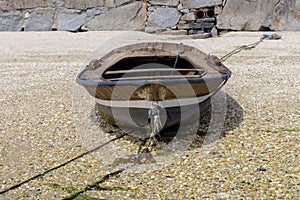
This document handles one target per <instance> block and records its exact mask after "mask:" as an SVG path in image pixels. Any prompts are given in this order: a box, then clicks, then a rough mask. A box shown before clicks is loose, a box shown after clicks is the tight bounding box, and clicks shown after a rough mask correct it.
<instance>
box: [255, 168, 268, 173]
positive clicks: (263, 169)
mask: <svg viewBox="0 0 300 200" xmlns="http://www.w3.org/2000/svg"><path fill="white" fill-rule="evenodd" d="M257 171H260V172H265V171H267V169H266V168H264V167H259V168H257Z"/></svg>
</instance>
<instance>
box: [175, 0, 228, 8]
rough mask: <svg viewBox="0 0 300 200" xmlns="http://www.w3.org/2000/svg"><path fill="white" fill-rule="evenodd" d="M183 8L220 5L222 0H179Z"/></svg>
mask: <svg viewBox="0 0 300 200" xmlns="http://www.w3.org/2000/svg"><path fill="white" fill-rule="evenodd" d="M180 2H181V3H182V5H183V7H185V8H204V7H212V6H216V5H222V3H223V1H222V0H180Z"/></svg>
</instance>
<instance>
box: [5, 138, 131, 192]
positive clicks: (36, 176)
mask: <svg viewBox="0 0 300 200" xmlns="http://www.w3.org/2000/svg"><path fill="white" fill-rule="evenodd" d="M125 135H127V134H122V135H120V136H117V137H115V138H113V139H111V140H109V141H107V142H105V143H103V144H101V145H99V146H98V147H95V148H94V149H91V150H88V151H86V152H83V153H81V154H79V155H78V156H76V157H74V158H72V159H70V160H67V161H66V162H64V163H62V164H60V165H57V166H55V167H53V168H50V169H48V170H46V171H44V172H42V173H39V174H37V175H35V176H33V177H31V178H28V179H26V180H24V181H22V182H20V183H17V184H15V185H13V186H11V187H9V188H7V189H5V190H2V191H0V194H4V193H6V192H8V191H10V190H13V189H16V188H18V187H20V186H22V185H24V184H25V183H28V182H30V181H32V180H35V179H37V178H39V177H42V176H44V175H46V174H48V173H49V172H52V171H54V170H56V169H59V168H61V167H63V166H65V165H67V164H69V163H71V162H73V161H75V160H78V159H79V158H81V157H83V156H85V155H87V154H90V153H92V152H94V151H97V150H99V149H100V148H102V147H104V146H106V145H108V144H109V143H111V142H113V141H115V140H118V139H121V138H123V137H124V136H125Z"/></svg>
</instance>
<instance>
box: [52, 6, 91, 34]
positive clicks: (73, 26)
mask: <svg viewBox="0 0 300 200" xmlns="http://www.w3.org/2000/svg"><path fill="white" fill-rule="evenodd" d="M86 18H87V13H86V12H81V11H80V10H74V9H62V10H60V11H58V13H57V17H56V23H55V24H56V27H57V29H58V30H59V31H77V30H79V28H80V27H81V26H82V25H83V24H84V23H85V21H86Z"/></svg>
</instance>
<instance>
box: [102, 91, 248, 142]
mask: <svg viewBox="0 0 300 200" xmlns="http://www.w3.org/2000/svg"><path fill="white" fill-rule="evenodd" d="M218 93H219V94H220V93H221V99H222V101H223V106H222V109H221V111H220V109H219V110H218V108H215V109H213V108H212V107H213V106H212V105H213V104H212V103H210V104H208V106H207V108H206V109H205V111H203V112H202V114H201V117H200V119H199V120H197V121H196V122H195V121H194V122H192V123H189V122H186V123H184V124H180V125H174V126H172V127H169V128H165V129H163V130H161V131H160V133H159V134H158V135H157V136H155V137H156V140H157V141H158V142H161V143H169V142H171V141H172V140H173V139H174V138H175V137H178V136H179V137H180V134H182V135H186V137H189V136H192V137H193V140H194V141H193V144H194V145H191V146H198V147H199V146H202V145H203V143H205V144H208V143H212V142H215V141H216V140H219V139H220V138H222V137H225V136H226V134H228V133H229V132H230V131H232V130H234V129H235V128H236V127H238V126H239V124H240V123H241V122H242V121H243V108H242V107H241V106H240V105H239V103H238V102H237V101H236V100H235V99H234V98H232V97H231V96H230V95H229V94H227V93H225V92H218ZM214 112H217V113H221V114H217V115H216V116H213V115H214V114H213V113H214ZM213 118H214V119H213ZM100 124H102V125H100V126H101V127H102V128H103V129H104V131H105V132H106V133H108V134H111V135H116V134H117V133H120V131H121V132H123V133H124V132H125V133H126V132H127V133H129V132H130V134H129V136H128V137H126V140H129V142H132V143H137V141H139V140H141V138H139V137H138V134H141V132H140V131H138V130H136V129H135V130H131V129H130V128H127V129H123V130H122V129H120V127H117V126H112V125H111V124H108V123H107V122H106V121H105V120H103V119H102V122H101V123H100ZM216 124H218V125H217V128H216ZM182 127H184V128H182ZM180 129H181V130H180ZM182 129H183V131H182ZM124 130H125V131H124ZM179 130H180V131H179ZM178 132H184V133H180V134H178ZM183 137H185V136H183ZM189 138H191V137H189ZM146 139H147V138H144V139H142V140H146ZM195 144H196V145H195Z"/></svg>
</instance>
